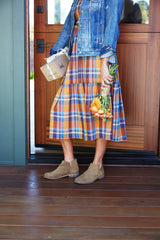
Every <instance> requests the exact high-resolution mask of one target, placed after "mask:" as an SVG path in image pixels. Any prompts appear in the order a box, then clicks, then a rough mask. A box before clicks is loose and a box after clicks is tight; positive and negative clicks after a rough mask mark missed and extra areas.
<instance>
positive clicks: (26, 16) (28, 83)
mask: <svg viewBox="0 0 160 240" xmlns="http://www.w3.org/2000/svg"><path fill="white" fill-rule="evenodd" d="M156 1H157V0H156ZM151 3H152V6H151V7H152V8H154V6H153V1H151ZM44 17H45V16H44ZM151 20H152V21H153V22H154V30H155V31H156V32H159V31H160V26H157V25H156V22H155V21H154V19H151ZM25 24H26V103H27V104H26V108H27V109H26V112H27V142H26V143H27V158H30V155H31V154H30V77H29V76H30V64H29V62H30V41H29V0H25ZM130 25H131V26H130V27H131V31H133V29H134V24H130ZM148 28H149V27H148V26H146V28H145V29H144V30H143V31H144V32H148V30H149V29H148ZM120 30H121V32H125V31H126V29H125V26H124V25H122V26H121V27H120ZM141 30H142V26H140V29H139V31H141ZM159 105H160V103H159ZM159 112H160V111H159ZM158 139H159V140H158V149H157V156H158V157H159V159H160V114H159V135H158Z"/></svg>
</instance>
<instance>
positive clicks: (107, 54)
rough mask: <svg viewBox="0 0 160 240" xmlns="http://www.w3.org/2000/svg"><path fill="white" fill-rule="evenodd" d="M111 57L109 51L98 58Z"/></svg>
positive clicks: (111, 52) (111, 53)
mask: <svg viewBox="0 0 160 240" xmlns="http://www.w3.org/2000/svg"><path fill="white" fill-rule="evenodd" d="M112 55H113V51H109V52H107V53H105V54H103V55H101V56H100V58H106V57H110V56H112Z"/></svg>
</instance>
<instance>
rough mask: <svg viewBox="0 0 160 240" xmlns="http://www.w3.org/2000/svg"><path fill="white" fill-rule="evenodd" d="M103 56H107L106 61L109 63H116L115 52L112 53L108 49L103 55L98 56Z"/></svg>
mask: <svg viewBox="0 0 160 240" xmlns="http://www.w3.org/2000/svg"><path fill="white" fill-rule="evenodd" d="M105 57H109V59H108V62H109V63H116V57H117V56H116V53H114V52H113V51H109V52H107V53H105V54H103V55H101V56H100V58H105Z"/></svg>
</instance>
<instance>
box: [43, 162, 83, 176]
mask: <svg viewBox="0 0 160 240" xmlns="http://www.w3.org/2000/svg"><path fill="white" fill-rule="evenodd" d="M78 175H79V167H78V163H77V159H74V160H72V161H71V162H66V161H64V160H63V161H62V162H61V164H60V165H59V166H58V167H57V168H56V169H55V170H53V171H52V172H47V173H45V174H44V175H43V177H44V178H47V179H59V178H63V177H77V176H78Z"/></svg>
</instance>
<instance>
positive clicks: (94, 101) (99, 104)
mask: <svg viewBox="0 0 160 240" xmlns="http://www.w3.org/2000/svg"><path fill="white" fill-rule="evenodd" d="M93 105H94V106H96V108H97V109H98V110H99V109H100V108H101V102H100V100H99V98H98V97H96V98H94V99H93V101H92V106H93Z"/></svg>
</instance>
